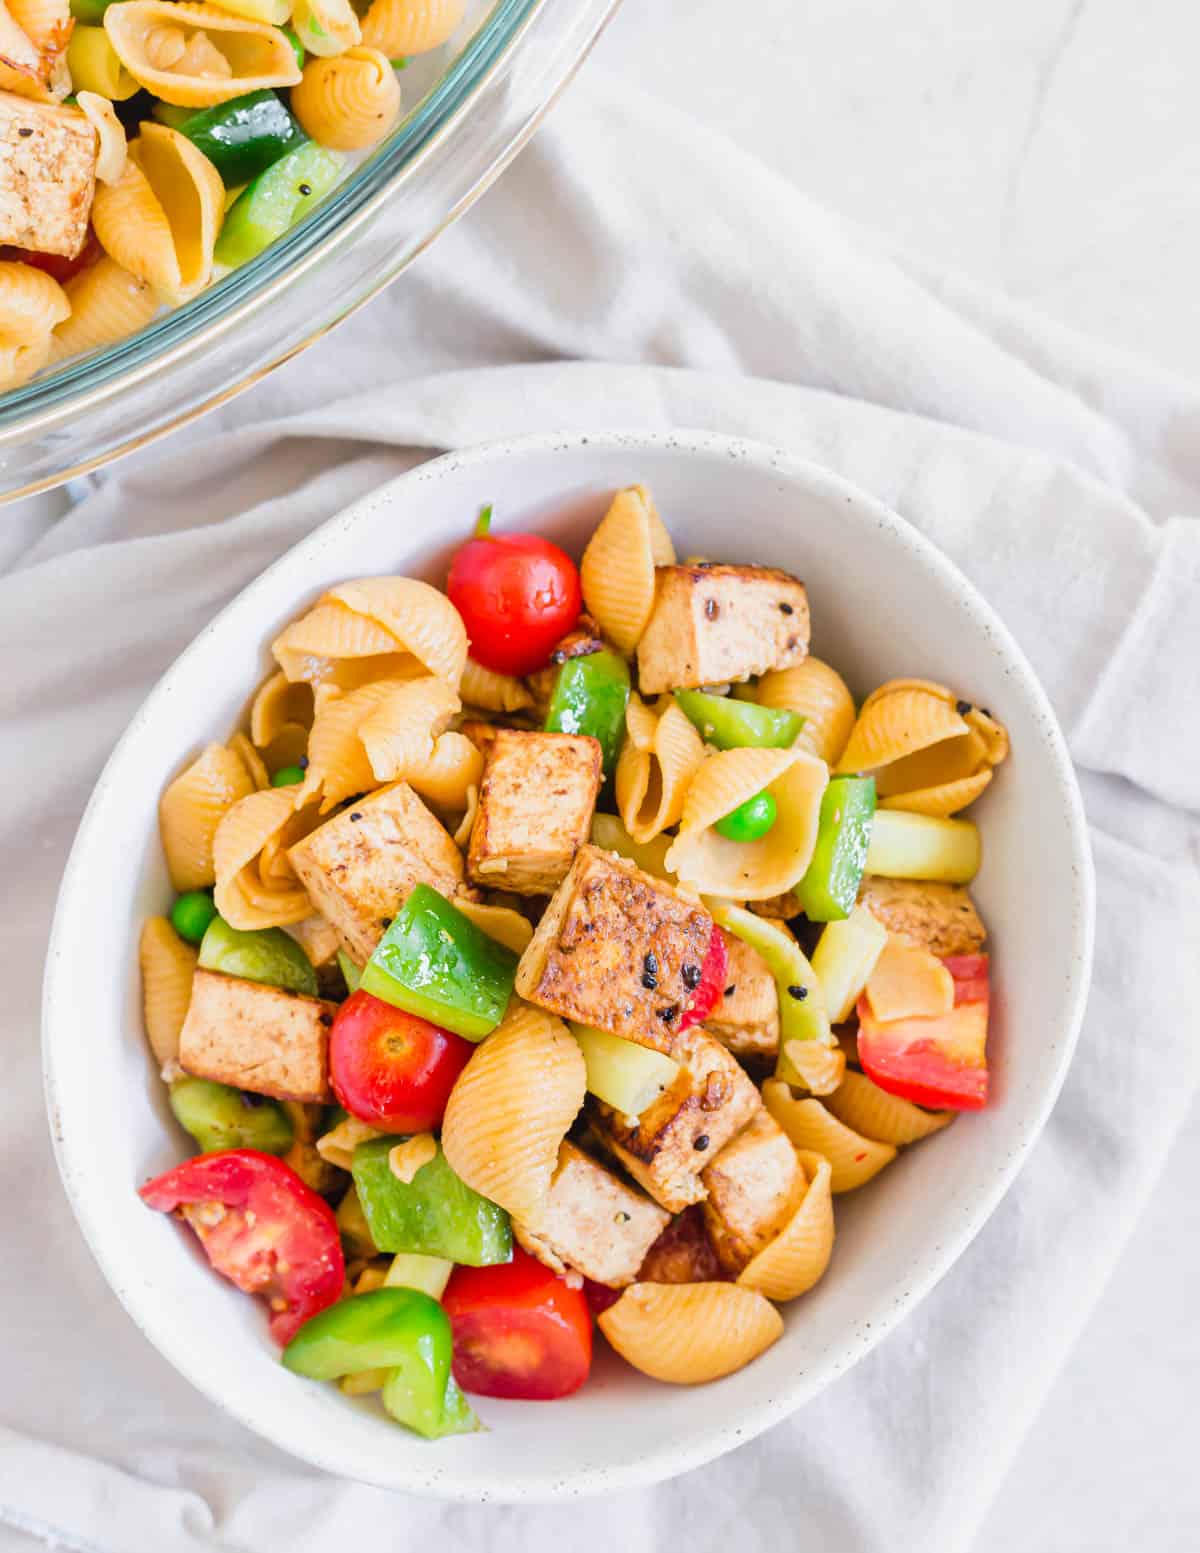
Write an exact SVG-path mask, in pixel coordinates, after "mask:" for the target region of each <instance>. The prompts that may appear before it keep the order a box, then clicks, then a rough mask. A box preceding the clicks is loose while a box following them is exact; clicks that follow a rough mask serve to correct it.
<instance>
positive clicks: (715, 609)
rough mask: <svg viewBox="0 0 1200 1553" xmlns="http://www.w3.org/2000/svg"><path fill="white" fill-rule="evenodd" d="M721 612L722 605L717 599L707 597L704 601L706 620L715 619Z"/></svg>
mask: <svg viewBox="0 0 1200 1553" xmlns="http://www.w3.org/2000/svg"><path fill="white" fill-rule="evenodd" d="M720 613H721V606H720V605H719V604H718V603H717V601H716V599H705V601H704V618H705V620H715V619H716V618H717V616H718V615H719V614H720Z"/></svg>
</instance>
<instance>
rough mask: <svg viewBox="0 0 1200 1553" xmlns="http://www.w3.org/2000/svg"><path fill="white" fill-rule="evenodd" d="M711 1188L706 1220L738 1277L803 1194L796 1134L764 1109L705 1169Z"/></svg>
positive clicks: (728, 1268)
mask: <svg viewBox="0 0 1200 1553" xmlns="http://www.w3.org/2000/svg"><path fill="white" fill-rule="evenodd" d="M700 1179H701V1180H702V1181H703V1182H704V1185H705V1188H706V1190H707V1192H708V1195H707V1197H706V1198H705V1199H704V1220H705V1223H706V1224H707V1226H708V1233H709V1238H710V1239H711V1241H712V1243H713V1247H714V1248H715V1250H716V1253H717V1257H718V1259H719V1260H720V1263H721V1266H722V1267H723V1268H724V1269H725V1271H726V1272H727V1273H729V1274H730V1275H731V1276H734V1277H736V1276H737V1274H738V1273H740V1272H741V1270H742V1268H743V1267H745V1266H746V1264H747V1262H749V1261H750V1260H751V1259H752V1258H753V1257H756V1256H757V1255H758V1253H759V1252H760V1251H761V1250H763V1248H764V1247H765V1246H768V1245H769V1244H770V1243H771V1241H772V1240H774V1239H775V1236H776V1235H778V1233H779V1231H780V1230H781V1229H782V1228H783V1227H784V1225H785V1224H786V1223H787V1221H788V1220H789V1219H790V1218H791V1216H792V1214H793V1213H794V1212H795V1210H796V1208H797V1206H798V1205H799V1202H800V1199H801V1197H802V1196H803V1185H804V1180H803V1176H802V1175H801V1173H800V1165H799V1161H798V1160H797V1159H796V1150H795V1148H794V1147H793V1145H792V1141H791V1139H790V1138H789V1137H788V1135H787V1134H786V1133H785V1132H784V1130H783V1128H782V1127H781V1126H780V1125H779V1123H778V1122H777V1121H776V1120H775V1118H774V1117H773V1116H771V1115H770V1113H769V1112H767V1111H766V1110H762V1111H759V1112H758V1113H757V1114H756V1115H755V1116H754V1118H753V1119H752V1120H751V1122H750V1124H749V1126H748V1127H744V1128H743V1129H742V1131H741V1132H739V1133H738V1135H737V1137H736V1138H734V1139H733V1141H732V1142H731V1143H727V1144H726V1145H725V1147H724V1148H723V1149H722V1150H721V1152H720V1153H719V1154H718V1155H717V1157H716V1158H715V1159H714V1160H713V1162H712V1163H711V1164H710V1165H707V1166H705V1168H704V1170H703V1171H701V1173H700Z"/></svg>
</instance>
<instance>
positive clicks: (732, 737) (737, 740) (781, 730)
mask: <svg viewBox="0 0 1200 1553" xmlns="http://www.w3.org/2000/svg"><path fill="white" fill-rule="evenodd" d="M675 699H676V701H678V703H679V705H680V708H681V710H682V711H683V713H684V715H685V716H686V717H687V718H688V720H689V721H690V722H692V723H694V724H695V725H696V727H697V728H698V729H699V731H700V736H701V738H703V740H704V742H705V743H706V744H714V745H716V747H717V749H719V750H737V749H748V748H749V749H768V750H786V749H791V747H792V745H793V744H795V742H796V735H797V734H798V733H799V732H800V730H801V728H803V726H804V718H803V717H802V716H801V715H800V713H799V712H783V711H776V710H775V708H774V707H770V706H756V705H755V704H754V702H753V701H735V700H733V699H732V698H731V697H730V696H713V695H709V693H708V692H707V691H706V690H677V691H676V692H675Z"/></svg>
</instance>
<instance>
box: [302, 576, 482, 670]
mask: <svg viewBox="0 0 1200 1553" xmlns="http://www.w3.org/2000/svg"><path fill="white" fill-rule="evenodd" d="M326 599H334V600H336V601H337V602H338V603H339V604H345V605H346V607H347V608H348V609H352V610H354V611H355V613H356V614H360V615H365V616H366V617H367V618H368V619H369V620H373V621H374V622H375V623H376V624H377V625H380V626H382V627H383V629H384V630H385V631H388V632H390V634H391V636H392V638H393V647H399V648H401V649H402V650H404V651H405V652H410V653H412V655H413V657H414V658H416V659H417V660H418V661H419V662H420V663H422V664H424V666H425V669H426V672H427V673H430V674H436V675H437V676H438V678H439V679H444V680H445V681H446V683H447V685H449V686H450V687H451V689H453V690H457V689H458V682H459V680H461V679H462V673H463V669H464V667H465V666H466V662H467V628H466V626H464V625H463V622H462V616H461V615H460V614H459V612H458V610H456V609H455V607H454V605H453V604H452V603H451V602H450V600H449V599H448V598H447V597H446V595H445V594H444V593H442V592H441V591H440V589H438V588H435V587H433V586H431V585H430V584H429V583H427V582H421V581H419V580H418V579H417V578H415V577H364V578H362V579H360V580H359V581H357V582H345V583H342V584H341V586H340V587H337V588H331V589H330V590H329V592H328V594H327V595H326Z"/></svg>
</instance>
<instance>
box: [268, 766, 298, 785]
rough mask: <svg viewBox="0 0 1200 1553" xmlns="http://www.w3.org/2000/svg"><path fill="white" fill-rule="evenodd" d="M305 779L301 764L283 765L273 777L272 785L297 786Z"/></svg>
mask: <svg viewBox="0 0 1200 1553" xmlns="http://www.w3.org/2000/svg"><path fill="white" fill-rule="evenodd" d="M303 781H304V772H303V771H302V770H301V769H300V767H299V766H281V767H280V768H279V770H278V771H277V772H276V773H275V775H274V776H273V777H272V778H271V786H272V787H296V786H297V785H298V784H299V783H301V782H303Z"/></svg>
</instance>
